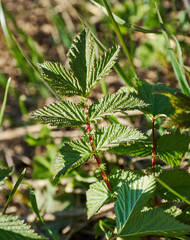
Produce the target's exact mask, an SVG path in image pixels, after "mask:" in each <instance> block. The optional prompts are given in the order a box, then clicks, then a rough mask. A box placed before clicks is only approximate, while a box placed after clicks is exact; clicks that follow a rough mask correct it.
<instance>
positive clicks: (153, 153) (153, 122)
mask: <svg viewBox="0 0 190 240" xmlns="http://www.w3.org/2000/svg"><path fill="white" fill-rule="evenodd" d="M154 124H155V119H154V118H153V119H152V144H153V149H152V169H154V168H155V159H156V141H155V132H154V127H155V126H154ZM154 202H155V207H154V208H158V197H157V196H154Z"/></svg>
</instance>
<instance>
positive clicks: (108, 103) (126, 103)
mask: <svg viewBox="0 0 190 240" xmlns="http://www.w3.org/2000/svg"><path fill="white" fill-rule="evenodd" d="M145 105H146V104H145V103H144V102H143V101H142V100H140V99H138V98H135V97H133V96H132V95H131V94H130V93H127V92H124V93H115V94H110V95H107V96H104V97H103V98H100V99H99V100H98V101H97V102H95V103H93V104H92V105H91V106H90V108H89V119H90V120H91V121H92V120H101V119H102V118H103V117H107V116H110V115H112V114H113V113H114V112H118V111H120V110H127V109H130V108H134V107H137V106H138V107H141V106H145Z"/></svg>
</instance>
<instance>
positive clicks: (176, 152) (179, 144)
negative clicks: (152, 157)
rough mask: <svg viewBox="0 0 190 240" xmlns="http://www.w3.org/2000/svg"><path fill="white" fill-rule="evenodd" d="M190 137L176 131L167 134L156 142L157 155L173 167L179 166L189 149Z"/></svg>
mask: <svg viewBox="0 0 190 240" xmlns="http://www.w3.org/2000/svg"><path fill="white" fill-rule="evenodd" d="M189 142H190V137H188V136H185V135H182V134H179V133H175V134H165V135H163V136H161V137H160V138H159V139H158V141H157V142H156V145H157V147H156V153H157V155H158V156H159V157H160V158H161V159H162V160H163V161H164V162H166V163H167V164H169V165H171V166H172V167H174V166H178V165H179V164H180V162H181V159H182V157H183V156H184V154H185V152H187V151H188V146H189Z"/></svg>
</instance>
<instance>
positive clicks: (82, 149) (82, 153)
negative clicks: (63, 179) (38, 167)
mask: <svg viewBox="0 0 190 240" xmlns="http://www.w3.org/2000/svg"><path fill="white" fill-rule="evenodd" d="M91 155H92V150H91V146H90V143H89V142H87V141H84V140H79V141H72V142H69V143H66V144H65V145H64V146H63V147H62V148H61V149H60V151H59V153H58V155H57V157H56V159H55V163H54V167H55V170H56V172H57V176H56V178H59V177H60V175H61V174H65V173H66V172H67V171H70V170H72V169H74V168H76V167H78V166H80V165H81V164H83V163H84V162H86V161H88V160H89V159H90V157H91Z"/></svg>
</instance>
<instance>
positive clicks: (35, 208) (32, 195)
mask: <svg viewBox="0 0 190 240" xmlns="http://www.w3.org/2000/svg"><path fill="white" fill-rule="evenodd" d="M23 184H25V185H27V186H28V187H29V194H30V202H31V205H32V209H33V211H34V212H35V214H36V216H37V217H38V218H39V220H40V221H41V223H42V224H43V225H44V227H45V228H46V229H47V231H48V233H49V234H50V236H51V237H52V238H53V239H54V240H59V239H58V238H57V237H56V236H55V234H54V233H53V232H52V231H51V229H49V228H48V226H47V225H46V223H45V222H44V219H43V218H42V216H41V215H40V212H39V209H38V205H37V201H36V195H35V192H34V190H33V188H32V187H31V185H30V184H29V183H28V182H23Z"/></svg>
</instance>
